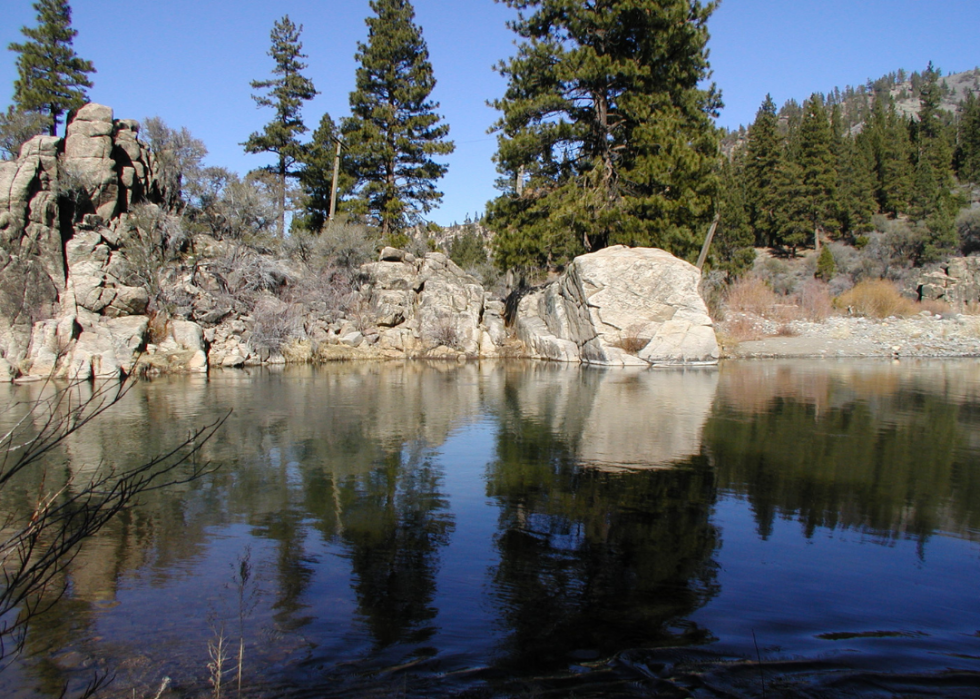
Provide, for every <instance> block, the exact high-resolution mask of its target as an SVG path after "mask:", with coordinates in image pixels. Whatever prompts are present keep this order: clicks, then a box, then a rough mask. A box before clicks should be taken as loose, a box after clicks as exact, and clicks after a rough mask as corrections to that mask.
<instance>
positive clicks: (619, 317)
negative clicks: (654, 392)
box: [517, 245, 718, 366]
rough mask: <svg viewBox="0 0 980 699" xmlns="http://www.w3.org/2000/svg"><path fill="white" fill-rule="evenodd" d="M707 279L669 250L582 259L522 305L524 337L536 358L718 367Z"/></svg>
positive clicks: (610, 251) (623, 250) (610, 252)
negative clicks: (704, 286) (704, 287)
mask: <svg viewBox="0 0 980 699" xmlns="http://www.w3.org/2000/svg"><path fill="white" fill-rule="evenodd" d="M700 277H701V275H700V272H699V271H698V269H697V268H696V267H694V266H693V265H691V264H689V263H687V262H684V261H683V260H679V259H677V258H676V257H674V256H673V255H670V254H669V253H667V252H664V251H663V250H657V249H654V248H627V247H624V246H622V245H618V246H615V247H611V248H606V249H604V250H600V251H599V252H595V253H591V254H588V255H582V256H581V257H577V258H575V260H574V261H573V262H572V264H571V265H569V267H568V269H567V270H566V271H565V272H564V273H563V274H562V275H561V277H560V278H559V279H558V280H557V281H555V282H554V283H552V284H549V285H548V286H546V287H545V288H544V289H541V290H539V291H536V292H534V293H532V294H529V295H527V296H525V297H524V298H523V299H521V302H520V305H519V306H518V313H517V334H518V336H519V337H520V339H521V340H522V341H523V342H524V344H525V345H526V346H527V347H528V348H529V349H530V350H531V351H532V352H533V353H534V355H535V356H538V357H541V358H546V359H553V360H556V361H562V362H579V361H581V362H583V363H586V364H601V365H611V366H649V365H658V366H659V365H674V364H714V363H716V362H717V361H718V343H717V342H716V340H715V333H714V328H713V326H712V323H711V318H710V317H709V316H708V310H707V307H706V306H705V304H704V301H703V300H702V299H701V296H700V295H699V293H698V282H699V280H700Z"/></svg>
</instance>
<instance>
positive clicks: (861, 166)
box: [836, 137, 877, 238]
mask: <svg viewBox="0 0 980 699" xmlns="http://www.w3.org/2000/svg"><path fill="white" fill-rule="evenodd" d="M837 177H838V180H837V202H836V208H837V218H838V220H839V222H840V229H841V232H842V233H843V234H845V235H847V236H850V237H852V238H853V237H854V236H855V235H858V234H859V233H862V232H865V231H868V230H870V229H871V217H872V216H873V215H874V213H875V211H876V210H877V202H876V201H875V196H874V194H875V178H874V171H873V169H872V158H871V152H870V149H869V148H868V146H867V143H866V142H864V141H860V140H858V139H856V138H850V137H845V138H844V139H843V140H842V142H841V145H840V150H839V153H838V155H837Z"/></svg>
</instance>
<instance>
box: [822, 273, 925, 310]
mask: <svg viewBox="0 0 980 699" xmlns="http://www.w3.org/2000/svg"><path fill="white" fill-rule="evenodd" d="M834 305H835V306H837V308H840V309H842V310H843V309H846V310H847V311H848V312H849V313H853V314H854V315H859V316H866V317H868V318H888V317H889V316H910V315H913V314H914V313H916V312H917V311H918V310H919V309H918V306H917V305H916V303H915V302H914V301H912V300H911V299H907V298H905V297H904V296H902V295H901V293H899V291H898V288H897V287H896V286H895V284H894V283H893V282H890V281H888V280H887V279H876V280H866V281H863V282H861V283H859V284H858V285H857V286H855V287H854V288H853V289H851V290H849V291H845V292H844V293H843V294H841V295H840V296H838V297H837V298H836V299H835V301H834Z"/></svg>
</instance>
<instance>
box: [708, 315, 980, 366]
mask: <svg viewBox="0 0 980 699" xmlns="http://www.w3.org/2000/svg"><path fill="white" fill-rule="evenodd" d="M716 330H717V333H718V337H719V345H720V347H721V358H722V360H725V359H786V358H800V359H803V358H809V359H820V358H828V359H838V358H851V359H861V358H891V359H900V358H922V359H952V358H971V357H973V358H976V357H980V316H971V315H961V314H946V315H943V316H938V315H933V314H931V313H927V312H923V313H921V314H919V315H915V316H911V317H908V318H896V317H894V316H892V317H889V318H885V319H882V320H877V319H871V318H858V317H844V316H835V317H831V318H827V319H826V320H823V321H816V322H815V321H802V320H794V321H789V322H786V323H779V322H776V321H772V320H769V319H765V318H761V317H758V316H750V315H748V314H741V313H740V314H733V316H732V317H730V318H728V319H726V320H725V321H722V322H719V323H716ZM736 331H738V332H740V333H742V335H743V336H747V337H746V338H745V339H741V340H739V339H737V338H735V339H733V338H734V336H735V332H736Z"/></svg>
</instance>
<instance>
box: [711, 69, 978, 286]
mask: <svg viewBox="0 0 980 699" xmlns="http://www.w3.org/2000/svg"><path fill="white" fill-rule="evenodd" d="M978 93H980V69H974V70H971V71H967V72H963V73H958V74H955V75H949V76H946V77H943V76H942V74H941V71H940V70H939V69H937V68H935V67H933V66H932V65H931V64H930V65H929V66H928V68H927V69H926V70H925V71H923V72H922V73H917V72H916V73H912V74H910V75H909V74H906V73H905V71H903V70H900V71H897V72H895V73H890V74H889V75H886V76H884V77H882V78H880V79H879V80H875V81H868V83H867V84H866V85H863V86H860V87H858V88H853V87H848V88H846V89H844V90H843V91H841V90H840V89H836V88H835V89H834V90H833V91H831V92H829V93H828V94H826V95H822V94H814V95H811V96H810V98H809V99H807V100H806V101H804V102H803V104H799V103H798V102H797V101H796V100H789V101H787V102H786V103H785V104H784V105H783V106H782V107H781V108H779V109H778V110H777V108H776V105H775V104H774V102H773V101H772V99H771V98H769V97H767V98H766V100H765V101H764V102H763V104H762V105H761V107H760V108H759V111H758V113H757V116H756V119H755V121H754V122H753V124H752V125H751V126H749V127H748V128H745V127H743V128H741V129H739V130H738V131H734V132H730V133H728V134H726V135H725V137H724V139H723V145H722V151H723V153H724V155H725V157H724V159H723V164H722V180H723V187H722V192H723V194H722V198H721V201H720V207H719V208H720V215H721V224H720V230H719V235H720V241H721V242H720V246H721V247H720V249H719V250H718V251H717V253H718V255H719V266H721V267H723V268H725V269H727V270H728V271H730V272H733V273H738V272H740V271H743V270H744V269H746V268H747V266H748V265H749V264H750V263H751V260H752V257H753V256H752V254H751V252H749V251H748V250H747V246H748V245H755V246H758V247H763V246H764V247H771V248H777V249H780V250H783V251H785V252H787V253H789V254H791V255H794V254H795V253H796V252H797V250H798V249H799V248H801V247H819V246H820V244H821V242H828V241H841V242H844V243H848V244H850V245H853V246H855V247H856V248H862V247H863V246H865V245H867V244H868V242H869V240H870V238H869V234H871V233H873V232H874V231H878V233H881V234H890V238H889V240H888V241H886V242H887V243H888V244H887V245H885V246H884V247H885V248H887V249H888V250H887V252H888V254H892V255H895V256H897V257H899V258H901V261H902V262H904V263H906V264H908V265H914V266H919V265H923V264H926V263H929V262H935V261H938V260H940V259H942V258H943V257H945V256H949V255H953V254H959V253H969V252H971V251H973V250H975V249H977V247H978V245H977V243H978V241H977V240H976V231H975V230H973V229H974V228H975V226H973V223H972V219H971V217H970V216H967V215H965V214H964V213H963V209H964V208H965V207H967V206H969V204H970V203H971V201H975V200H976V199H977V195H976V192H975V187H976V184H977V183H978V182H980V101H978V98H977V96H978ZM958 216H959V217H960V225H959V227H958V226H957V217H958Z"/></svg>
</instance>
